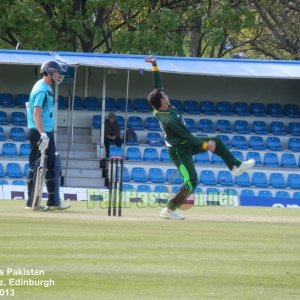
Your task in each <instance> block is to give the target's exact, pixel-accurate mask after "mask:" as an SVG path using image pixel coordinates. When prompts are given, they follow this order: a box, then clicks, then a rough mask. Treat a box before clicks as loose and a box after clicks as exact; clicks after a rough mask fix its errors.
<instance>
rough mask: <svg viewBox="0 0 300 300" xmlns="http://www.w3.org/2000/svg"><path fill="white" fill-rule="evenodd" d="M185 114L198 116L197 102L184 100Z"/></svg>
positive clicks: (198, 107)
mask: <svg viewBox="0 0 300 300" xmlns="http://www.w3.org/2000/svg"><path fill="white" fill-rule="evenodd" d="M183 107H184V110H185V112H187V113H188V114H200V112H201V110H200V106H199V103H198V101H197V100H185V101H184V103H183Z"/></svg>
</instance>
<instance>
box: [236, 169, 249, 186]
mask: <svg viewBox="0 0 300 300" xmlns="http://www.w3.org/2000/svg"><path fill="white" fill-rule="evenodd" d="M235 184H236V185H238V186H244V187H247V186H251V181H250V176H249V173H248V172H244V173H243V174H242V175H240V176H237V177H235Z"/></svg>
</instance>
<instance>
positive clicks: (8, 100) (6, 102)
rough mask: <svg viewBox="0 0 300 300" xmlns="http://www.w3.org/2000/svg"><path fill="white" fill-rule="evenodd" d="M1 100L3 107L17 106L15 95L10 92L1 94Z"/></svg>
mask: <svg viewBox="0 0 300 300" xmlns="http://www.w3.org/2000/svg"><path fill="white" fill-rule="evenodd" d="M0 102H1V105H2V106H3V107H15V106H16V103H15V100H14V97H13V95H12V94H10V93H5V94H1V95H0Z"/></svg>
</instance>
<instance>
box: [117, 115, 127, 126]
mask: <svg viewBox="0 0 300 300" xmlns="http://www.w3.org/2000/svg"><path fill="white" fill-rule="evenodd" d="M116 121H117V122H118V124H119V126H120V129H124V128H125V118H124V117H123V116H116Z"/></svg>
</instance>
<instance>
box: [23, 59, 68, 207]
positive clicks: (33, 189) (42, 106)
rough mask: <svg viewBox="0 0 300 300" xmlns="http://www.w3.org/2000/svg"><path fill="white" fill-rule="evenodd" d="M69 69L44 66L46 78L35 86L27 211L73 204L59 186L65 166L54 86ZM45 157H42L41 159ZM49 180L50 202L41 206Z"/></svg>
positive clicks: (55, 64)
mask: <svg viewBox="0 0 300 300" xmlns="http://www.w3.org/2000/svg"><path fill="white" fill-rule="evenodd" d="M67 68H68V67H67V65H64V64H61V63H60V62H58V61H55V60H49V61H46V62H44V63H43V64H42V66H41V68H40V73H41V75H42V78H41V79H39V80H38V81H37V82H36V83H35V85H34V86H33V88H32V90H31V93H30V97H29V102H27V103H26V107H27V126H28V138H29V141H30V153H29V172H28V175H27V190H28V200H27V203H26V209H27V210H31V209H33V210H48V209H59V210H62V209H67V208H69V207H70V205H69V204H67V203H64V202H62V201H60V197H59V186H60V173H61V162H60V158H59V155H58V153H56V145H55V139H54V125H55V118H56V116H55V109H54V108H55V107H54V104H55V101H54V93H53V91H52V88H51V85H52V84H53V83H57V84H60V83H61V82H62V81H63V78H64V74H65V73H66V72H67ZM41 154H42V157H41ZM43 177H45V183H46V188H47V195H48V201H47V205H41V204H40V201H41V198H42V187H43V185H42V183H43Z"/></svg>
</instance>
